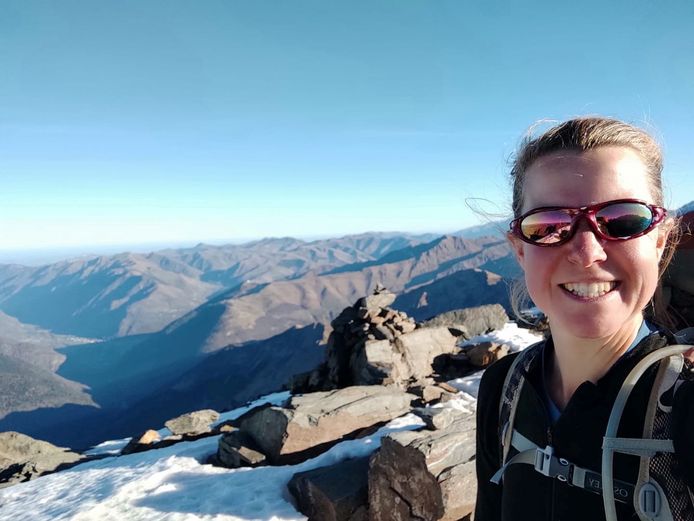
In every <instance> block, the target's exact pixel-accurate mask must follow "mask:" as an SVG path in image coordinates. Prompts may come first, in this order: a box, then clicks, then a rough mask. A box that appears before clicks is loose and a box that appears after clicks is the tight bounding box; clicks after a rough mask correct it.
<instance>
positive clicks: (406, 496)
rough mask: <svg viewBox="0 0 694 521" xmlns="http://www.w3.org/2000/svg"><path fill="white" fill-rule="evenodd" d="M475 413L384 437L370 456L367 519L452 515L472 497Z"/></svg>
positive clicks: (449, 518)
mask: <svg viewBox="0 0 694 521" xmlns="http://www.w3.org/2000/svg"><path fill="white" fill-rule="evenodd" d="M474 458H475V416H474V414H467V415H465V416H464V417H462V418H459V419H458V420H457V421H454V422H453V423H450V424H449V425H448V426H447V427H446V428H445V429H441V430H434V431H420V432H411V431H408V432H398V433H395V434H391V435H389V436H387V437H385V438H384V439H383V441H382V444H381V449H380V451H378V452H377V453H376V454H375V455H374V456H373V457H372V459H371V469H370V472H369V519H371V520H372V521H410V520H414V519H431V520H442V521H454V520H459V519H462V518H464V517H465V516H467V515H469V514H470V513H471V512H472V510H473V508H474V503H475V494H476V493H477V482H476V480H475V461H474Z"/></svg>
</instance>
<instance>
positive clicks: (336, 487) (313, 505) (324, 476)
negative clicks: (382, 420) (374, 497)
mask: <svg viewBox="0 0 694 521" xmlns="http://www.w3.org/2000/svg"><path fill="white" fill-rule="evenodd" d="M368 473H369V458H368V457H365V458H357V459H349V460H345V461H341V462H340V463H336V464H335V465H330V466H328V467H320V468H318V469H314V470H309V471H307V472H299V473H298V474H294V477H293V478H292V479H291V480H290V481H289V484H288V485H287V487H288V488H289V492H291V493H292V495H293V496H294V497H295V498H296V500H297V504H298V507H299V511H300V512H301V513H302V514H305V515H307V516H308V518H309V520H310V521H368V519H369V518H368V515H367V505H368V499H369V497H368Z"/></svg>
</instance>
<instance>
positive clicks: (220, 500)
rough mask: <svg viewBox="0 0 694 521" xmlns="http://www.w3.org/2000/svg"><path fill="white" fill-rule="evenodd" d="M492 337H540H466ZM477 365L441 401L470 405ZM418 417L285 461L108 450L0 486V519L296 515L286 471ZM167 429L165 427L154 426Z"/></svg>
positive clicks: (527, 338) (272, 519) (278, 397)
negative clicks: (242, 464)
mask: <svg viewBox="0 0 694 521" xmlns="http://www.w3.org/2000/svg"><path fill="white" fill-rule="evenodd" d="M485 340H492V341H495V342H503V343H506V344H508V345H510V346H511V350H512V351H517V350H520V349H524V348H525V347H527V346H529V345H531V344H533V343H535V342H537V341H538V340H540V338H539V337H538V336H536V335H534V334H532V333H530V332H529V331H528V330H526V329H521V328H519V327H517V326H516V325H515V324H513V323H509V324H507V325H506V326H505V327H504V328H503V329H501V330H499V331H495V332H493V333H490V334H488V335H482V336H479V337H475V338H473V339H471V340H470V342H481V341H485ZM481 375H482V371H480V372H478V373H476V374H474V375H471V376H467V377H465V378H459V379H456V380H453V381H451V382H449V383H450V384H451V385H453V386H455V387H456V388H458V389H459V390H461V391H462V392H460V393H459V395H458V396H457V397H456V398H455V399H453V400H451V401H449V402H446V403H445V404H437V405H435V406H434V407H451V408H455V409H459V410H463V411H469V412H472V411H474V409H475V405H476V396H477V388H478V386H479V378H480V377H481ZM288 397H289V393H288V392H282V393H274V394H271V395H268V396H265V397H263V398H260V399H259V400H256V401H255V402H252V403H250V404H248V405H246V406H244V407H240V408H238V409H234V410H233V411H230V412H227V413H223V414H222V415H221V416H220V418H219V420H218V422H223V421H227V420H231V419H234V418H237V417H239V416H240V415H242V414H244V413H245V412H247V411H248V410H250V409H251V408H253V407H255V406H257V405H261V404H263V403H272V404H280V403H282V402H284V401H285V400H286V399H287V398H288ZM422 426H423V422H422V421H421V420H420V419H419V418H417V417H416V416H414V415H413V414H408V415H406V416H403V417H402V418H398V419H396V420H393V421H392V422H390V423H388V424H387V425H386V426H385V427H382V428H381V429H379V430H378V431H377V432H376V433H374V434H373V435H371V436H369V437H367V438H362V439H358V440H350V441H344V442H342V443H340V444H338V445H336V446H334V447H333V448H332V449H330V450H329V451H327V452H325V453H324V454H321V455H320V456H317V457H316V458H313V459H311V460H308V461H305V462H304V463H301V464H298V465H291V466H282V467H269V466H268V467H259V468H255V469H252V468H244V469H224V468H219V467H213V466H212V465H206V464H203V463H204V462H205V461H206V460H207V458H208V457H209V456H211V455H212V454H214V453H215V452H216V451H217V444H218V441H219V436H213V437H210V438H204V439H201V440H196V441H192V442H183V443H178V444H176V445H172V446H170V447H166V448H164V449H158V450H152V451H149V452H142V453H137V454H130V455H127V456H119V457H106V458H104V459H101V460H98V461H92V462H89V463H85V464H82V465H79V466H77V467H74V468H72V469H69V470H65V471H62V472H58V473H56V474H51V475H48V476H44V477H41V478H39V479H36V480H33V481H29V482H27V483H22V484H19V485H14V486H12V487H9V488H6V489H0V519H3V520H5V519H8V520H10V519H11V520H13V521H55V520H74V521H140V520H148V521H149V520H166V521H194V520H195V521H197V520H206V521H207V520H214V521H299V520H305V519H306V517H305V516H303V515H302V514H300V513H298V512H297V511H296V509H295V508H294V506H293V505H292V503H291V500H290V497H289V493H288V492H287V490H286V484H287V482H288V481H289V479H291V477H292V476H293V475H294V474H295V473H297V472H302V471H305V470H311V469H314V468H318V467H323V466H326V465H331V464H333V463H337V462H338V461H341V460H344V459H347V458H352V457H360V456H366V455H368V454H371V453H372V452H373V451H374V450H376V449H377V448H378V447H379V446H380V443H381V438H382V437H383V436H385V435H387V434H389V433H391V432H397V431H401V430H413V429H418V428H420V427H422ZM159 432H160V434H162V435H167V434H169V431H168V429H162V430H160V431H159ZM127 442H128V439H123V440H113V441H107V442H104V443H101V444H100V445H97V446H96V447H94V448H93V449H91V450H90V451H89V453H90V454H102V455H103V454H117V453H118V451H119V450H120V449H121V448H122V447H123V446H125V444H126V443H127Z"/></svg>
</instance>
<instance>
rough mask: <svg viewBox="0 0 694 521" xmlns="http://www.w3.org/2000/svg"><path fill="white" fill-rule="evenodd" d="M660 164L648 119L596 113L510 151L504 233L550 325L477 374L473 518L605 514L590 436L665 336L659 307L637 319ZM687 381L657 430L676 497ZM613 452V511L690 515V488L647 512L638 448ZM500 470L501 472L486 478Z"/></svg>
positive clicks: (662, 259) (658, 267)
mask: <svg viewBox="0 0 694 521" xmlns="http://www.w3.org/2000/svg"><path fill="white" fill-rule="evenodd" d="M661 171H662V158H661V154H660V150H659V148H658V145H657V144H656V143H655V141H654V140H653V139H652V138H651V137H650V136H649V135H648V134H647V133H645V132H644V131H642V130H640V129H638V128H636V127H633V126H631V125H628V124H625V123H622V122H620V121H616V120H612V119H607V118H578V119H574V120H570V121H567V122H565V123H563V124H560V125H558V126H556V127H554V128H552V129H550V130H549V131H547V132H546V133H545V134H543V135H541V136H539V137H537V138H535V139H529V140H527V141H526V142H525V143H524V144H523V146H522V148H521V150H520V152H519V153H518V156H517V159H516V162H515V164H514V168H513V170H512V172H511V174H512V178H513V182H514V194H513V195H514V197H513V211H514V216H515V218H514V220H513V221H512V222H511V226H510V229H511V231H510V232H509V240H510V242H511V244H512V246H513V249H514V251H515V254H516V257H517V259H518V261H519V263H520V265H521V267H522V268H523V272H524V275H525V276H524V279H525V284H526V286H527V290H528V293H529V295H530V297H531V298H532V300H533V302H534V303H535V304H536V305H537V306H538V307H539V308H540V309H542V310H543V311H544V313H545V314H546V316H547V318H548V321H549V326H550V332H551V335H550V337H549V338H548V339H547V340H546V341H544V342H542V343H540V344H538V345H536V346H533V347H532V348H530V349H529V350H528V351H526V352H525V353H524V354H523V357H522V361H521V362H520V363H518V360H516V357H507V358H505V359H503V360H501V361H500V362H499V363H498V364H495V365H494V366H493V367H491V368H490V369H489V370H487V372H486V373H485V375H484V377H483V379H482V383H481V386H480V391H479V404H478V430H477V436H478V446H477V471H478V479H479V484H478V487H479V488H478V502H477V508H476V515H475V519H476V520H477V521H487V520H514V519H536V520H541V519H562V520H571V519H581V520H585V519H604V518H605V515H606V514H605V513H604V510H603V499H602V498H601V497H600V496H599V495H598V494H593V493H589V491H591V492H598V493H599V492H600V482H601V476H600V473H599V471H600V468H601V454H602V450H601V447H602V443H603V435H605V432H606V428H607V424H608V418H609V416H610V412H611V410H612V407H613V405H614V403H615V401H616V399H617V395H618V393H619V391H620V388H621V387H622V383H623V382H624V381H625V379H626V378H628V374H629V373H630V372H631V370H632V369H634V368H635V366H636V365H637V364H638V363H639V362H640V361H641V360H642V359H644V358H645V357H646V356H647V355H648V354H649V353H652V352H654V351H656V350H658V349H662V348H664V347H665V346H667V345H670V344H676V343H677V341H676V340H675V338H674V336H673V335H672V333H670V332H669V331H668V330H667V329H666V328H665V325H666V323H667V317H665V316H663V315H662V314H661V315H659V316H657V317H655V318H653V319H652V321H646V320H645V319H644V310H646V308H647V307H648V306H649V304H650V303H651V302H652V299H653V297H654V295H655V293H656V288H657V285H658V280H659V277H660V276H661V274H662V273H663V271H664V269H665V267H666V265H667V262H668V260H669V258H670V256H671V251H672V249H673V245H674V242H675V238H676V235H677V233H676V226H675V224H676V223H675V221H674V220H673V219H672V218H670V217H668V216H667V212H666V210H665V209H664V208H663V195H662V194H663V190H662V185H661ZM681 363H682V359H681V356H680V364H681ZM516 367H518V370H517V369H516ZM521 367H522V369H521ZM680 367H681V365H680ZM676 376H677V375H676ZM655 378H656V376H655V368H653V369H651V370H649V371H647V373H646V377H644V378H643V379H642V380H640V381H639V383H638V385H637V386H636V388H635V392H634V393H633V396H632V397H631V398H630V399H629V401H628V402H627V407H626V412H625V414H624V416H623V421H622V423H621V428H620V436H623V437H628V438H642V437H644V435H645V434H644V416H647V413H646V410H647V407H648V405H649V402H650V401H651V400H649V396H650V394H651V388H652V387H653V386H654V380H655ZM519 382H520V383H519ZM523 383H527V384H528V385H523ZM509 389H511V391H509ZM692 393H694V382H684V383H683V384H682V385H681V386H680V387H679V389H678V392H677V394H676V395H675V399H674V401H675V407H674V408H673V411H674V412H673V415H672V418H671V419H672V420H673V422H674V425H675V428H674V429H673V431H672V432H670V431H668V432H667V434H668V435H669V436H674V438H675V449H676V452H675V455H674V458H672V457H671V459H669V460H667V469H666V471H664V473H665V475H667V476H668V478H669V480H670V482H672V483H677V486H679V487H680V490H679V494H678V497H680V498H685V499H687V498H689V494H686V488H685V487H686V486H687V485H689V486H691V485H692V484H694V473H693V472H691V471H685V472H684V473H683V472H681V471H680V470H677V469H685V468H689V469H691V468H692V463H693V462H694V450H692V448H691V445H690V444H689V443H685V442H684V440H686V439H687V437H686V436H687V434H686V433H687V432H689V433H691V432H693V431H692V429H694V412H692V411H690V410H689V409H690V408H691V405H689V404H690V403H692V399H691V398H692V396H693V395H692ZM502 396H503V402H502ZM500 402H502V406H501V411H502V413H501V414H500V413H499V409H500V405H499V404H500ZM511 403H513V405H511ZM678 404H680V405H678ZM509 407H510V409H509ZM508 410H511V411H512V412H510V413H509V415H507V416H505V414H506V413H505V412H504V411H508ZM668 421H669V420H668ZM649 426H650V427H652V425H650V424H649ZM507 434H508V439H509V440H512V441H510V442H509V445H510V446H502V447H500V446H499V436H500V435H501V437H502V438H504V439H506V435H507ZM647 437H650V434H649V435H648V436H647ZM654 437H655V436H654ZM540 447H546V448H545V449H540ZM538 457H539V459H538ZM620 458H623V459H618V460H617V464H616V466H615V472H614V474H615V476H616V478H617V480H616V481H615V483H618V484H626V485H624V487H623V488H622V489H620V490H623V491H626V495H625V497H624V498H622V499H624V500H625V501H624V502H620V503H619V505H618V506H617V515H618V517H617V518H618V519H633V518H634V516H635V514H636V513H637V512H638V515H639V517H640V519H642V520H643V519H659V520H660V519H663V520H664V519H668V518H667V517H662V516H663V515H664V512H665V510H666V507H667V509H668V512H669V511H670V510H672V512H671V517H670V518H669V519H694V508H692V504H691V501H690V500H689V499H687V500H686V502H684V503H682V502H680V503H678V504H677V505H674V506H672V505H671V506H668V505H667V504H666V505H665V506H663V507H662V512H656V513H655V514H654V513H653V511H649V510H648V509H646V510H644V508H642V507H640V506H639V501H640V500H641V499H642V498H643V494H644V492H643V490H642V489H643V488H644V487H642V486H640V483H641V481H639V464H640V460H639V458H638V457H634V456H632V457H623V456H620ZM525 460H527V461H525ZM531 460H532V461H531ZM538 462H539V463H538ZM543 462H546V464H544V463H543ZM515 463H530V464H528V465H516V464H515ZM556 465H558V466H559V467H561V468H566V469H567V470H566V471H558V470H557V468H559V467H557V466H556ZM641 467H642V468H641V473H643V472H644V471H643V464H642V465H641ZM647 471H648V464H646V474H647ZM502 476H503V482H502V484H495V483H499V482H500V479H501V477H502ZM581 476H582V477H581ZM586 476H593V478H594V480H595V483H597V484H598V485H597V486H596V487H592V489H591V486H590V482H589V479H588V478H586ZM490 480H493V481H494V483H490ZM642 481H643V480H642ZM634 484H636V485H634ZM617 486H621V485H617ZM654 486H655V485H654ZM668 492H669V491H668ZM665 495H667V494H664V495H663V497H664V496H665ZM659 497H661V496H659ZM658 508H660V506H659V507H658ZM651 514H652V517H649V515H651ZM659 516H661V517H659Z"/></svg>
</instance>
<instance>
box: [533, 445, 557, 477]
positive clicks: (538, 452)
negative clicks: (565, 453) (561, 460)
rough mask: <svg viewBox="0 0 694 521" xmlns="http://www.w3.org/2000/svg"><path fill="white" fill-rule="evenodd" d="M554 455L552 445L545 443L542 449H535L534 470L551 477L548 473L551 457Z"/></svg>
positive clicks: (550, 466)
mask: <svg viewBox="0 0 694 521" xmlns="http://www.w3.org/2000/svg"><path fill="white" fill-rule="evenodd" d="M553 457H554V447H552V446H551V445H547V446H546V447H545V448H544V449H541V448H539V447H538V448H537V449H535V470H536V471H538V472H539V473H540V474H542V475H543V476H547V477H548V478H549V477H553V476H551V474H550V470H551V468H552V458H553Z"/></svg>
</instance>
